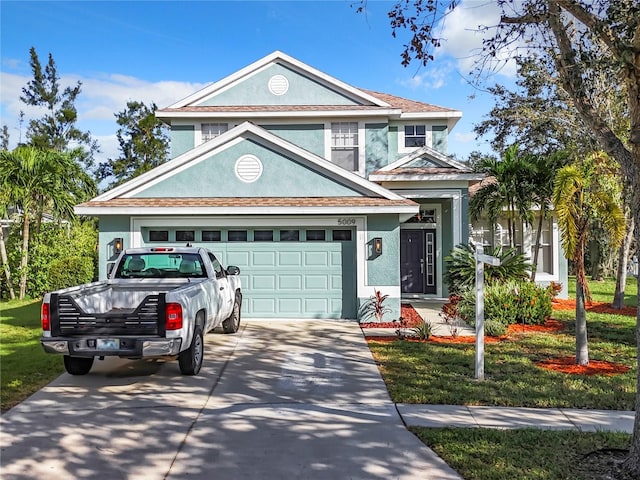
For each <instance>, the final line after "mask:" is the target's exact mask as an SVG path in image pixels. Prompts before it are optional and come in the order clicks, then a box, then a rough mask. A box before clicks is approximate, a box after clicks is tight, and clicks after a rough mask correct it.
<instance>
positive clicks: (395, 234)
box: [358, 214, 400, 321]
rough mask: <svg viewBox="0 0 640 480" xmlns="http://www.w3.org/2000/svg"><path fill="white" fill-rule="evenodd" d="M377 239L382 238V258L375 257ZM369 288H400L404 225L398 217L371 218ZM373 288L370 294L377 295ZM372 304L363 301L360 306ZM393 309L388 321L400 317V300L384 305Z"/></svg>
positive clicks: (368, 246) (368, 235)
mask: <svg viewBox="0 0 640 480" xmlns="http://www.w3.org/2000/svg"><path fill="white" fill-rule="evenodd" d="M375 237H380V238H382V255H380V256H376V255H375V254H373V251H372V245H373V239H374V238H375ZM365 257H366V262H367V282H366V283H367V284H368V285H374V286H375V285H387V286H398V287H399V286H400V224H399V219H398V215H394V214H387V215H370V216H369V217H368V218H367V250H366V255H365ZM374 290H375V288H374V287H371V292H370V294H371V295H373V294H374ZM367 300H369V297H366V298H359V299H358V305H362V304H363V303H364V302H366V301H367ZM384 305H385V306H386V307H388V308H389V309H390V311H389V313H387V314H386V316H385V318H386V319H387V321H391V320H393V319H397V318H398V317H399V316H400V298H392V297H388V298H387V299H386V301H385V304H384Z"/></svg>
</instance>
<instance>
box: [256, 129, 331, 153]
mask: <svg viewBox="0 0 640 480" xmlns="http://www.w3.org/2000/svg"><path fill="white" fill-rule="evenodd" d="M260 126H261V127H262V128H264V129H265V130H268V131H270V132H271V133H273V134H275V135H277V136H279V137H280V138H283V139H285V140H286V141H288V142H291V143H293V144H294V145H297V146H299V147H302V148H304V149H305V150H308V151H310V152H311V153H315V154H316V155H318V156H320V157H322V158H324V155H325V151H324V124H316V125H260Z"/></svg>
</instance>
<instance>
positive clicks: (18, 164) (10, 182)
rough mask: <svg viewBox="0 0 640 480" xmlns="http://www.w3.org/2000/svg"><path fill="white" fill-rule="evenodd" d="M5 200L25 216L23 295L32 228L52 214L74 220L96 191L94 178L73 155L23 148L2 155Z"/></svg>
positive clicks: (0, 182) (0, 177)
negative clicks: (78, 206) (75, 208)
mask: <svg viewBox="0 0 640 480" xmlns="http://www.w3.org/2000/svg"><path fill="white" fill-rule="evenodd" d="M0 187H1V191H2V196H3V198H5V199H6V200H7V203H8V204H10V205H15V206H16V207H17V208H18V210H19V212H20V213H21V214H22V255H21V260H20V293H19V298H20V299H23V298H24V297H25V294H26V290H27V272H28V264H29V235H30V224H31V222H32V221H33V220H34V217H35V221H36V222H37V223H39V221H40V217H41V216H42V213H43V212H45V211H50V212H51V213H52V214H53V215H54V217H56V218H58V219H63V218H72V217H73V215H74V214H73V206H74V205H75V204H76V203H79V202H80V201H82V200H84V199H85V198H87V197H88V196H89V195H91V193H92V192H93V191H94V190H95V185H94V183H93V181H92V180H91V178H90V177H89V176H88V175H87V174H86V173H85V172H84V171H82V169H81V168H80V167H79V166H78V165H77V164H76V163H75V162H74V161H73V159H72V157H71V155H70V154H67V153H61V152H56V151H53V150H47V151H43V150H40V149H38V148H35V147H33V146H20V147H18V148H16V149H15V150H13V151H11V152H8V151H2V152H0Z"/></svg>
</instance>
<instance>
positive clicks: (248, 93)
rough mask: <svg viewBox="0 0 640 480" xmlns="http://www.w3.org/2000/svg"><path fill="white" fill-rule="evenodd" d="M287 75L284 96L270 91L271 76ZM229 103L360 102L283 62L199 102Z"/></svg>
mask: <svg viewBox="0 0 640 480" xmlns="http://www.w3.org/2000/svg"><path fill="white" fill-rule="evenodd" d="M273 75H284V76H285V77H286V78H287V80H288V81H289V90H288V91H287V92H286V93H285V94H284V95H274V94H273V93H271V92H270V91H269V87H268V85H269V79H270V78H271V77H272V76H273ZM207 105H216V106H228V105H357V103H356V102H354V101H353V100H350V99H349V98H347V97H345V96H344V95H342V94H340V93H338V92H336V91H332V90H329V89H328V88H327V87H326V86H324V85H321V84H319V83H318V82H316V81H315V80H313V79H311V78H309V77H306V76H304V75H301V74H300V73H298V72H295V71H293V70H291V69H289V68H287V67H285V66H283V65H279V64H275V65H271V66H269V67H268V68H266V69H265V70H262V71H260V72H258V73H256V74H254V75H252V76H250V77H248V78H246V79H244V80H242V81H241V82H240V83H238V84H237V85H235V86H234V87H233V88H230V89H229V90H226V91H224V92H221V93H219V94H218V95H216V96H214V97H212V98H210V99H208V100H205V101H204V102H202V103H199V104H198V106H207Z"/></svg>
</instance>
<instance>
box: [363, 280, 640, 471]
mask: <svg viewBox="0 0 640 480" xmlns="http://www.w3.org/2000/svg"><path fill="white" fill-rule="evenodd" d="M569 287H570V288H569V292H570V293H569V294H570V296H573V297H575V280H574V279H572V281H571V283H570V284H569ZM590 287H591V293H592V295H593V300H594V301H600V302H611V300H612V298H613V291H614V288H615V283H614V282H612V281H607V282H590ZM636 292H637V284H636V279H635V278H630V279H629V281H628V283H627V289H626V292H625V293H626V296H625V298H626V300H625V303H626V304H627V305H636V304H637V299H636V297H635V296H636ZM554 318H557V319H559V320H561V321H562V322H563V323H564V325H565V328H564V330H563V331H562V332H560V333H544V334H543V333H536V334H526V335H521V336H519V337H515V338H512V339H511V340H508V341H503V342H500V343H496V344H491V343H487V344H486V345H485V350H486V358H485V375H486V378H487V379H486V380H485V381H484V382H478V381H476V380H475V379H474V378H473V376H474V359H475V357H474V352H475V350H474V348H475V347H474V345H473V344H470V345H468V344H467V345H465V344H437V343H415V342H405V341H395V342H391V343H383V342H370V343H369V345H370V348H371V351H372V352H373V354H374V358H375V359H376V362H377V363H378V365H379V368H380V371H381V373H382V376H383V378H384V380H385V382H386V384H387V388H388V389H389V392H390V395H391V398H392V399H393V401H394V402H402V403H434V404H454V405H499V406H528V407H567V408H595V409H621V410H634V409H635V389H636V378H637V377H636V376H637V368H638V366H637V358H636V348H637V347H636V339H635V325H636V318H635V317H629V316H622V315H607V314H597V313H592V312H589V313H588V314H587V322H588V331H589V351H590V358H591V359H592V360H609V361H613V362H618V363H623V364H625V365H627V366H629V367H631V369H630V370H629V371H628V372H627V373H624V374H620V375H615V376H602V375H596V376H586V375H567V374H562V373H557V372H552V371H548V370H544V369H542V368H539V367H537V366H536V365H535V362H536V361H538V360H543V359H545V358H550V357H557V356H570V355H574V353H575V338H574V331H575V315H574V313H573V312H571V311H563V312H559V311H555V312H554ZM411 430H412V431H413V432H414V433H415V434H416V435H417V436H418V437H419V438H420V439H421V440H422V441H423V442H424V443H426V444H427V445H429V446H430V447H431V448H433V449H434V451H435V452H436V453H437V454H438V455H440V456H441V457H442V458H443V459H444V460H445V461H446V462H447V463H448V464H449V465H451V466H452V467H453V468H454V469H455V470H456V471H458V472H459V473H460V474H461V476H462V477H463V478H465V479H466V480H511V479H518V480H533V479H536V480H537V479H541V480H542V479H544V480H547V479H548V480H560V479H567V480H604V479H610V478H612V477H610V476H609V475H610V473H611V472H610V471H611V464H612V463H611V459H612V458H613V456H616V458H617V459H620V458H621V457H622V456H623V455H624V450H625V449H627V448H628V446H629V444H630V442H631V435H627V434H619V433H603V432H599V433H581V432H574V431H540V430H493V429H464V428H451V429H427V428H412V429H411ZM618 449H622V451H620V450H618ZM596 451H600V452H602V451H604V452H609V454H607V455H604V456H601V455H597V454H592V455H590V453H591V452H596Z"/></svg>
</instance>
